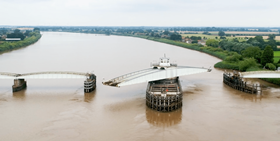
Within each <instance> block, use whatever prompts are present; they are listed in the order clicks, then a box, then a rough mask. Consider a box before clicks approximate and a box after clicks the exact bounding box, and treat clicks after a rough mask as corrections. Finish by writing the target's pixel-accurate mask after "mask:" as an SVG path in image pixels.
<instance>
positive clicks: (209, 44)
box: [206, 39, 219, 47]
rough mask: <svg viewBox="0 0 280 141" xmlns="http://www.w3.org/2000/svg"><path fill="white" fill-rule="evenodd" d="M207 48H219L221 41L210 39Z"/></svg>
mask: <svg viewBox="0 0 280 141" xmlns="http://www.w3.org/2000/svg"><path fill="white" fill-rule="evenodd" d="M206 45H207V46H212V47H218V46H219V41H217V40H215V39H209V40H207V41H206Z"/></svg>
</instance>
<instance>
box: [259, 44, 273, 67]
mask: <svg viewBox="0 0 280 141" xmlns="http://www.w3.org/2000/svg"><path fill="white" fill-rule="evenodd" d="M273 58H274V54H273V50H272V48H271V46H267V47H265V49H264V51H263V54H262V57H261V64H262V65H263V66H264V65H266V64H267V63H273V62H274V60H273Z"/></svg>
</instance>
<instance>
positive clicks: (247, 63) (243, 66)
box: [239, 58, 257, 71]
mask: <svg viewBox="0 0 280 141" xmlns="http://www.w3.org/2000/svg"><path fill="white" fill-rule="evenodd" d="M256 66H257V63H256V61H255V59H254V58H248V59H245V60H244V61H241V62H240V63H239V70H240V71H246V70H247V69H249V68H250V67H256Z"/></svg>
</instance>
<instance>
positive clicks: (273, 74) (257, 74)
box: [239, 71, 280, 78]
mask: <svg viewBox="0 0 280 141" xmlns="http://www.w3.org/2000/svg"><path fill="white" fill-rule="evenodd" d="M239 74H240V77H242V78H280V71H250V72H240V73H239Z"/></svg>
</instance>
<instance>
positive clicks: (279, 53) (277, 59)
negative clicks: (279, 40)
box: [274, 51, 280, 63]
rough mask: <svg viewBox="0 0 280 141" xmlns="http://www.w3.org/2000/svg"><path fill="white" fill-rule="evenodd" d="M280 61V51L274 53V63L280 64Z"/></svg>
mask: <svg viewBox="0 0 280 141" xmlns="http://www.w3.org/2000/svg"><path fill="white" fill-rule="evenodd" d="M279 59H280V51H274V62H275V63H276V62H278V61H279Z"/></svg>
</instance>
